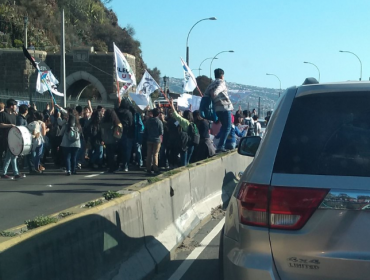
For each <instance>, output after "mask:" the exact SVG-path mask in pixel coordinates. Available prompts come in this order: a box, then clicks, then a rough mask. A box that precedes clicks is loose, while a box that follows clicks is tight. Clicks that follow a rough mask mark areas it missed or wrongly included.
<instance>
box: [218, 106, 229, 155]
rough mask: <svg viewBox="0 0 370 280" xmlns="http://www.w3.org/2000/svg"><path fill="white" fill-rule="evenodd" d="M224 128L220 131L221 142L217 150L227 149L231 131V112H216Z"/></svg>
mask: <svg viewBox="0 0 370 280" xmlns="http://www.w3.org/2000/svg"><path fill="white" fill-rule="evenodd" d="M216 114H217V117H218V118H219V120H220V122H221V124H222V126H221V129H220V142H218V146H217V150H220V149H221V150H222V149H225V142H226V139H227V136H228V135H229V133H230V131H231V111H222V112H216Z"/></svg>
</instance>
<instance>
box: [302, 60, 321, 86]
mask: <svg viewBox="0 0 370 280" xmlns="http://www.w3.org/2000/svg"><path fill="white" fill-rule="evenodd" d="M303 63H307V64H311V65H313V66H315V67H316V69H317V71H318V72H319V82H320V70H319V67H317V66H316V65H315V64H313V63H312V62H307V61H304V62H303Z"/></svg>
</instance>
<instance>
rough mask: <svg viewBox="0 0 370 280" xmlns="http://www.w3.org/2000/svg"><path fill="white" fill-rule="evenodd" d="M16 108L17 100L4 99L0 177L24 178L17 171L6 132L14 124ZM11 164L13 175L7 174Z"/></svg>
mask: <svg viewBox="0 0 370 280" xmlns="http://www.w3.org/2000/svg"><path fill="white" fill-rule="evenodd" d="M16 109H17V101H15V100H14V99H8V100H7V101H6V108H5V109H4V111H3V112H0V137H1V138H0V139H1V142H0V145H1V146H2V149H3V150H4V151H5V156H4V162H3V173H2V175H1V178H2V179H11V180H13V179H14V178H15V179H20V178H25V177H26V176H25V175H24V174H20V173H19V172H18V167H17V157H16V156H14V155H13V154H12V153H11V152H10V150H9V147H8V132H9V130H10V129H11V128H12V127H13V126H16ZM10 164H12V167H13V173H14V177H12V176H8V175H7V173H8V167H9V165H10Z"/></svg>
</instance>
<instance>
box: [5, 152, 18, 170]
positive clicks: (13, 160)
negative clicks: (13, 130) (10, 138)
mask: <svg viewBox="0 0 370 280" xmlns="http://www.w3.org/2000/svg"><path fill="white" fill-rule="evenodd" d="M10 164H12V167H13V174H14V175H18V174H19V172H18V166H17V156H15V155H13V154H12V153H11V152H10V150H9V148H8V149H7V150H6V152H5V157H4V165H3V167H4V168H3V175H6V173H7V172H8V168H9V165H10Z"/></svg>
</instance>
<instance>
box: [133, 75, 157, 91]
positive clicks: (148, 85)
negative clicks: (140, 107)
mask: <svg viewBox="0 0 370 280" xmlns="http://www.w3.org/2000/svg"><path fill="white" fill-rule="evenodd" d="M158 88H159V85H158V84H157V82H156V81H155V80H154V79H153V77H152V76H151V75H150V74H149V72H148V71H147V70H145V73H144V75H143V78H142V79H141V81H140V83H139V85H138V86H137V88H136V94H144V95H146V96H150V95H151V94H152V93H153V92H154V91H155V90H157V89H158Z"/></svg>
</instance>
